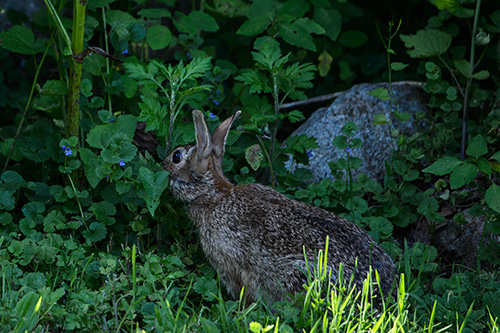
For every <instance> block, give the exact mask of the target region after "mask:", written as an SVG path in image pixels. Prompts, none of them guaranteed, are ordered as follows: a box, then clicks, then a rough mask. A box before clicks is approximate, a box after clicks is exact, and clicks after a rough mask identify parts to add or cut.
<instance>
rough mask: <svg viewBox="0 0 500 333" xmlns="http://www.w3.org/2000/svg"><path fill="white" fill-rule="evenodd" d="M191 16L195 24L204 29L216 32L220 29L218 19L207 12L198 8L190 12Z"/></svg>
mask: <svg viewBox="0 0 500 333" xmlns="http://www.w3.org/2000/svg"><path fill="white" fill-rule="evenodd" d="M189 18H190V19H191V21H192V22H193V23H194V24H195V26H196V27H197V28H198V29H200V30H203V31H208V32H216V31H217V30H219V25H218V24H217V21H215V19H214V18H213V17H212V16H210V15H209V14H207V13H205V12H200V11H198V10H195V11H192V12H191V13H189Z"/></svg>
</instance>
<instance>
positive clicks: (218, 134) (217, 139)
mask: <svg viewBox="0 0 500 333" xmlns="http://www.w3.org/2000/svg"><path fill="white" fill-rule="evenodd" d="M240 113H241V111H236V113H235V114H234V115H232V116H231V117H229V118H227V119H226V120H224V121H223V122H222V123H220V125H219V126H217V128H216V129H215V131H214V134H212V145H213V151H214V154H215V156H216V157H217V158H218V159H219V161H220V162H221V165H222V160H223V158H224V147H225V146H226V139H227V134H228V133H229V130H230V129H231V125H232V124H233V122H234V120H235V119H236V118H237V117H238V116H239V115H240Z"/></svg>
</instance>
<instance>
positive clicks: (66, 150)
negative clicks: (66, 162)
mask: <svg viewBox="0 0 500 333" xmlns="http://www.w3.org/2000/svg"><path fill="white" fill-rule="evenodd" d="M61 149H62V150H64V155H65V156H71V155H73V151H72V150H71V148H70V147H66V146H62V147H61Z"/></svg>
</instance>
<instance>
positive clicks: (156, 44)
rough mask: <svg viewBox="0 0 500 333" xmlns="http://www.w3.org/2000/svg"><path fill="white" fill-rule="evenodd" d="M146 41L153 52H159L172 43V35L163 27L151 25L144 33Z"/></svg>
mask: <svg viewBox="0 0 500 333" xmlns="http://www.w3.org/2000/svg"><path fill="white" fill-rule="evenodd" d="M146 40H147V42H148V43H149V46H151V48H152V49H153V50H155V51H156V50H161V49H163V48H165V47H167V46H168V44H170V42H171V41H172V33H171V32H170V30H169V29H168V28H167V27H165V26H163V25H153V26H152V27H150V28H149V29H148V32H147V33H146Z"/></svg>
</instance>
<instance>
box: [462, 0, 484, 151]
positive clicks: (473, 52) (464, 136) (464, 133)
mask: <svg viewBox="0 0 500 333" xmlns="http://www.w3.org/2000/svg"><path fill="white" fill-rule="evenodd" d="M480 9H481V0H477V2H476V11H475V13H474V25H473V27H472V36H471V43H470V60H469V61H470V73H469V78H468V79H467V85H466V87H465V96H464V107H463V111H462V149H461V154H460V156H461V157H462V160H464V159H465V146H466V143H467V103H469V93H470V86H471V84H472V75H473V74H474V69H475V64H474V61H475V59H474V58H475V55H476V44H475V39H476V33H477V22H478V21H479V10H480Z"/></svg>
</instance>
